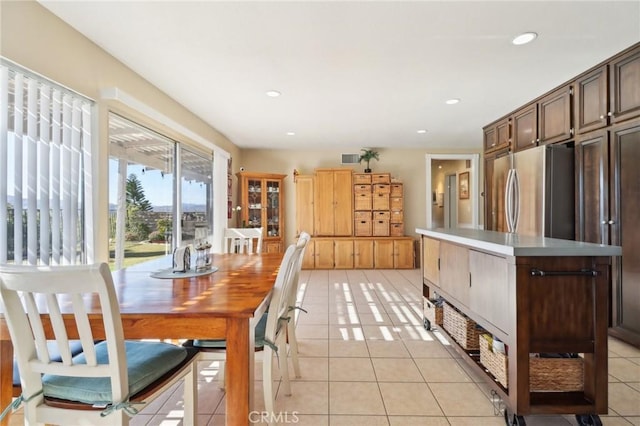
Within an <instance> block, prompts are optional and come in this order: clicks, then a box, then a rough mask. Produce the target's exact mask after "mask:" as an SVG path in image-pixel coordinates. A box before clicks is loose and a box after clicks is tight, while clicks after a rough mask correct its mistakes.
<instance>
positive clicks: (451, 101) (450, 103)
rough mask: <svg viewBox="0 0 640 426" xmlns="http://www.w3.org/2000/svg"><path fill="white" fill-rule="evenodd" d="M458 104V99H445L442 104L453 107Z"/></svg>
mask: <svg viewBox="0 0 640 426" xmlns="http://www.w3.org/2000/svg"><path fill="white" fill-rule="evenodd" d="M458 102H460V99H458V98H452V99H447V100H446V101H445V102H444V103H445V104H447V105H455V104H457V103H458Z"/></svg>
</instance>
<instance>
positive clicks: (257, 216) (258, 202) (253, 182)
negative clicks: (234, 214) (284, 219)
mask: <svg viewBox="0 0 640 426" xmlns="http://www.w3.org/2000/svg"><path fill="white" fill-rule="evenodd" d="M262 194H263V191H262V180H259V179H250V180H249V181H248V187H247V198H248V199H247V204H248V217H247V223H246V226H247V227H248V228H260V227H261V226H262V202H263V201H262ZM244 226H245V224H243V227H244Z"/></svg>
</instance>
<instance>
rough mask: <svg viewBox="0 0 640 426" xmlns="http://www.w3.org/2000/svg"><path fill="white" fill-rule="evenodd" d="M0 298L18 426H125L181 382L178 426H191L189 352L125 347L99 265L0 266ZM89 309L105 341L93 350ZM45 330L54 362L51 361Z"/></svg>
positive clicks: (160, 346)
mask: <svg viewBox="0 0 640 426" xmlns="http://www.w3.org/2000/svg"><path fill="white" fill-rule="evenodd" d="M0 296H1V298H2V303H3V310H4V317H5V320H6V322H7V326H8V328H9V334H10V336H11V341H12V344H13V347H14V352H15V356H16V359H17V361H18V370H19V374H20V384H21V387H22V395H21V396H20V397H18V398H17V399H16V400H15V401H14V402H13V403H12V405H11V406H10V408H14V409H17V408H18V407H19V406H20V405H23V406H24V422H25V424H29V425H35V424H59V425H71V424H73V425H128V424H129V419H130V417H131V416H133V415H135V414H137V412H138V407H139V405H138V404H144V403H146V402H149V401H152V400H153V399H155V397H157V396H159V395H160V394H162V393H163V392H164V391H165V390H167V389H168V388H169V387H170V386H172V385H173V384H174V383H176V382H177V381H179V380H180V379H183V378H184V380H185V383H184V392H185V394H184V404H185V406H184V424H195V411H196V400H195V398H194V397H195V394H196V385H197V383H196V380H195V362H194V359H193V358H194V355H195V352H194V351H189V350H187V349H186V348H184V347H181V346H175V345H171V344H168V343H163V342H142V341H129V340H126V341H125V340H124V331H123V326H122V321H121V317H120V310H119V304H118V299H117V296H116V291H115V287H114V284H113V280H112V277H111V272H110V271H109V267H108V266H107V264H106V263H102V264H99V265H76V266H51V267H43V266H0ZM96 309H98V310H99V311H100V313H99V315H100V316H101V319H102V320H101V323H100V325H99V327H100V328H101V329H103V330H104V335H105V339H104V340H103V341H102V342H100V343H97V344H96V343H94V341H95V338H94V333H93V330H92V329H91V325H90V316H91V317H94V316H95V311H96ZM89 311H91V314H89ZM63 312H65V313H66V315H63ZM67 329H72V330H76V331H77V333H78V335H79V336H78V337H79V339H78V340H80V341H81V343H82V353H81V354H79V355H76V356H72V354H71V350H70V341H69V338H68V334H67ZM45 330H50V332H51V333H53V334H54V336H55V339H54V340H55V341H56V343H57V348H58V351H59V353H60V358H61V361H54V360H52V359H51V353H50V352H49V349H48V346H47V340H46V338H47V336H46V335H45ZM5 414H6V413H5Z"/></svg>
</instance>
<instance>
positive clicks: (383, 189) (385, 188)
mask: <svg viewBox="0 0 640 426" xmlns="http://www.w3.org/2000/svg"><path fill="white" fill-rule="evenodd" d="M373 193H374V194H390V193H391V185H389V184H386V183H377V184H375V185H373Z"/></svg>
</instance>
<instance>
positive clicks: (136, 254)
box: [109, 241, 165, 270]
mask: <svg viewBox="0 0 640 426" xmlns="http://www.w3.org/2000/svg"><path fill="white" fill-rule="evenodd" d="M164 255H165V244H164V243H149V242H135V241H128V242H126V243H125V246H124V265H123V267H124V268H127V267H129V266H132V265H136V264H138V263H142V262H146V261H147V260H151V259H155V258H157V257H160V256H164ZM114 261H115V244H112V245H110V246H109V266H110V267H111V269H112V270H113V268H114Z"/></svg>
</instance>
